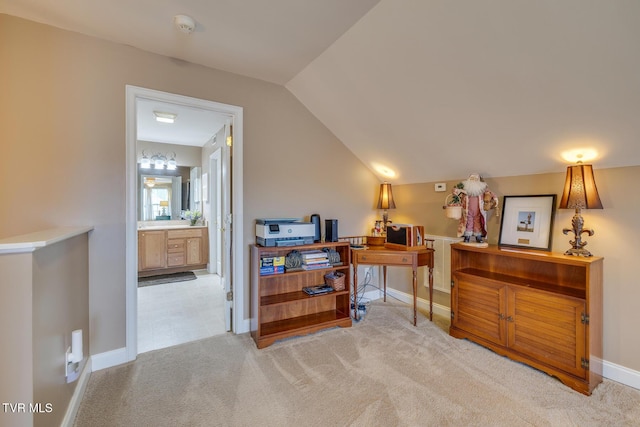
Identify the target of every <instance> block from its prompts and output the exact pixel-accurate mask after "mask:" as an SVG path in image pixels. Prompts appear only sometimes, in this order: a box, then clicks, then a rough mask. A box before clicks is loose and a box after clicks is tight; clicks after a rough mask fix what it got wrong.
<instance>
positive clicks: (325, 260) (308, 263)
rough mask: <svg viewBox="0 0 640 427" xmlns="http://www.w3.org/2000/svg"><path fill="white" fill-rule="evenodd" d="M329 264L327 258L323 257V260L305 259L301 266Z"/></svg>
mask: <svg viewBox="0 0 640 427" xmlns="http://www.w3.org/2000/svg"><path fill="white" fill-rule="evenodd" d="M328 262H329V258H327V257H324V258H312V259H305V260H302V263H303V264H306V265H311V264H322V263H325V264H326V263H328Z"/></svg>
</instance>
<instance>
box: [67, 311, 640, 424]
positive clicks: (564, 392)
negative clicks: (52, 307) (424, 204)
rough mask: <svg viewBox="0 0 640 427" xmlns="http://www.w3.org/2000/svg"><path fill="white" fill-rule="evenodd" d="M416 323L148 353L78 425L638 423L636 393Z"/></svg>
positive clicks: (87, 402)
mask: <svg viewBox="0 0 640 427" xmlns="http://www.w3.org/2000/svg"><path fill="white" fill-rule="evenodd" d="M411 317H412V312H411V309H410V308H409V307H408V306H407V305H404V304H401V303H397V302H387V303H382V302H374V303H372V304H371V305H370V307H369V310H368V313H367V315H366V316H365V317H364V319H363V320H361V321H360V322H359V323H355V324H354V326H353V327H351V328H344V329H342V328H335V329H330V330H326V331H322V332H319V333H316V334H314V335H310V336H305V337H299V338H291V339H287V340H283V341H280V342H277V343H275V344H274V345H272V346H270V347H267V348H265V349H262V350H258V349H257V348H256V346H255V344H254V342H253V340H252V339H251V337H250V336H249V335H248V334H243V335H240V336H234V335H231V334H226V335H220V336H215V337H212V338H208V339H204V340H201V341H197V342H193V343H188V344H184V345H180V346H176V347H172V348H168V349H163V350H157V351H152V352H149V353H145V354H142V355H140V356H139V357H138V359H137V360H136V361H135V362H132V363H129V364H127V365H123V366H118V367H114V368H110V369H106V370H103V371H99V372H95V373H93V374H92V376H91V378H90V380H89V384H88V386H87V390H86V393H85V397H84V400H83V402H82V404H81V407H80V409H79V412H78V415H77V418H76V423H75V425H76V426H77V427H84V426H91V427H95V426H279V427H280V426H346V425H349V426H510V427H513V426H528V427H530V426H638V425H640V391H639V390H635V389H633V388H630V387H626V386H623V385H621V384H618V383H615V382H613V381H609V380H605V381H604V382H603V383H602V384H600V385H599V386H598V387H597V388H596V389H595V391H594V393H593V395H592V396H590V397H587V396H584V395H582V394H580V393H577V392H575V391H573V390H572V389H570V388H568V387H566V386H565V385H563V384H562V383H560V382H559V381H557V380H556V379H554V378H552V377H550V376H548V375H546V374H544V373H542V372H540V371H537V370H535V369H532V368H530V367H528V366H526V365H522V364H520V363H516V362H513V361H511V360H509V359H506V358H504V357H501V356H499V355H497V354H495V353H493V352H491V351H489V350H487V349H485V348H482V347H480V346H478V345H476V344H473V343H471V342H469V341H466V340H458V339H455V338H452V337H450V336H449V335H448V334H447V333H446V332H445V331H443V329H442V327H443V325H444V324H445V323H446V319H445V320H444V321H443V320H442V319H440V322H438V323H437V324H436V323H431V322H429V321H428V320H427V319H426V318H425V316H424V315H420V316H419V317H418V325H417V327H414V326H413V325H412V322H411ZM439 325H440V326H439ZM445 329H446V327H445Z"/></svg>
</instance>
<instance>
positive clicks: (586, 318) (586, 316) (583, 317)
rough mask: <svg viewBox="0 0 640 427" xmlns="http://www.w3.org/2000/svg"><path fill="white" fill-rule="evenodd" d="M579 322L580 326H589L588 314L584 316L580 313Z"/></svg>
mask: <svg viewBox="0 0 640 427" xmlns="http://www.w3.org/2000/svg"><path fill="white" fill-rule="evenodd" d="M580 321H581V322H582V324H584V325H588V324H589V315H588V314H584V313H580Z"/></svg>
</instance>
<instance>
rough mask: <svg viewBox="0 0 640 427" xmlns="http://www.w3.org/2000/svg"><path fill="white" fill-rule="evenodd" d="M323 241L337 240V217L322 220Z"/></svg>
mask: <svg viewBox="0 0 640 427" xmlns="http://www.w3.org/2000/svg"><path fill="white" fill-rule="evenodd" d="M324 241H325V242H337V241H338V220H337V219H325V220H324Z"/></svg>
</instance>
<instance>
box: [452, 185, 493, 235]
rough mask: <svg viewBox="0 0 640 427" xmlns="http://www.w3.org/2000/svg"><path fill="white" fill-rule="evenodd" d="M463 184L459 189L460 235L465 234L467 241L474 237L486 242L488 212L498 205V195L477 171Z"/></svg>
mask: <svg viewBox="0 0 640 427" xmlns="http://www.w3.org/2000/svg"><path fill="white" fill-rule="evenodd" d="M461 184H462V189H461V190H460V189H459V190H458V191H459V196H460V198H461V199H462V200H461V202H462V216H461V217H460V222H459V223H458V237H463V236H464V241H465V242H466V243H468V242H469V241H470V240H471V238H472V237H474V238H475V240H476V242H477V243H484V239H485V237H486V236H487V225H486V224H487V212H488V211H490V210H491V209H494V208H497V207H498V197H497V196H496V195H495V194H494V193H493V192H492V191H491V190H489V188H488V186H487V183H486V182H484V181H482V179H481V178H480V175H479V174H477V173H472V174H471V175H469V178H468V179H467V180H465V181H462V182H461ZM458 187H460V184H459V185H458Z"/></svg>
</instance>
